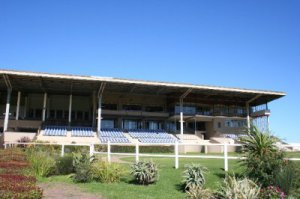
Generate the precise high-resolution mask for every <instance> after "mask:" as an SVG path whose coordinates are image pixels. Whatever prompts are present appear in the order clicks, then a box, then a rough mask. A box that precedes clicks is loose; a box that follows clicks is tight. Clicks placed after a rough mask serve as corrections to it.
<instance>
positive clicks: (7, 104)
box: [3, 89, 11, 132]
mask: <svg viewBox="0 0 300 199" xmlns="http://www.w3.org/2000/svg"><path fill="white" fill-rule="evenodd" d="M10 96H11V89H7V98H6V109H5V118H4V125H3V131H4V132H5V131H7V127H8V121H9V107H10Z"/></svg>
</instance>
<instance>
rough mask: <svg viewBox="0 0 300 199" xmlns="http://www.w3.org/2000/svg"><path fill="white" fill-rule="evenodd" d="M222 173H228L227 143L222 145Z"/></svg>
mask: <svg viewBox="0 0 300 199" xmlns="http://www.w3.org/2000/svg"><path fill="white" fill-rule="evenodd" d="M224 171H228V153H227V143H225V144H224Z"/></svg>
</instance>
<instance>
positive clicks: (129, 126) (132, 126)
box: [123, 120, 140, 130]
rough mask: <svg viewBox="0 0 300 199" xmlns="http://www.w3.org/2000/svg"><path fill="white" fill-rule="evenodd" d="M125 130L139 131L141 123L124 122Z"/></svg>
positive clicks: (134, 121) (135, 121) (133, 121)
mask: <svg viewBox="0 0 300 199" xmlns="http://www.w3.org/2000/svg"><path fill="white" fill-rule="evenodd" d="M123 128H124V129H128V130H130V129H139V128H140V122H138V121H137V120H123Z"/></svg>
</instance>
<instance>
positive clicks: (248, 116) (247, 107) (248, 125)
mask: <svg viewBox="0 0 300 199" xmlns="http://www.w3.org/2000/svg"><path fill="white" fill-rule="evenodd" d="M246 111H247V128H248V131H249V130H250V110H249V103H246Z"/></svg>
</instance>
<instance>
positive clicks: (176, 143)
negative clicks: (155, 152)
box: [174, 140, 179, 169]
mask: <svg viewBox="0 0 300 199" xmlns="http://www.w3.org/2000/svg"><path fill="white" fill-rule="evenodd" d="M174 152H175V169H178V168H179V157H178V141H177V140H176V141H175V145H174Z"/></svg>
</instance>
